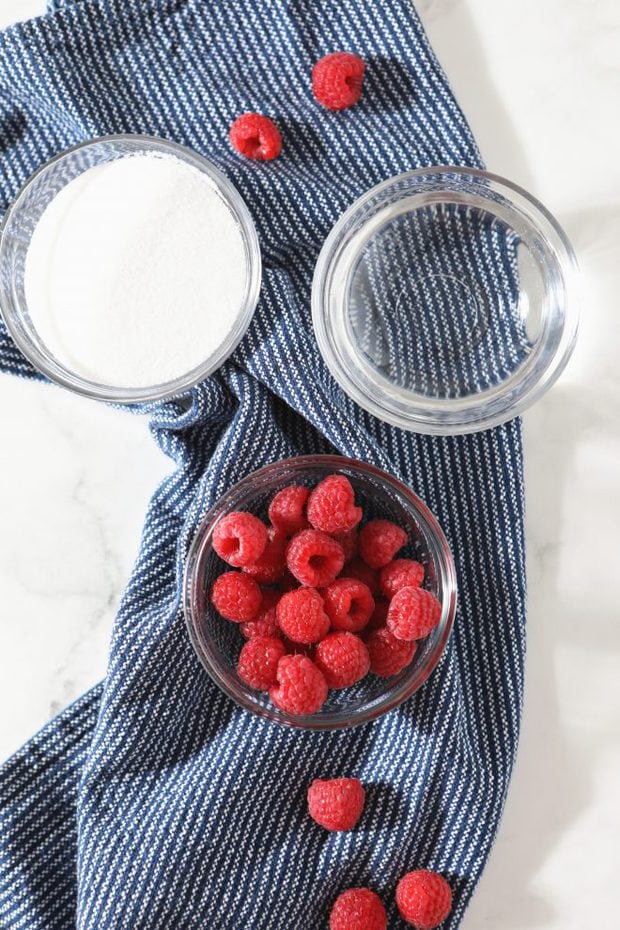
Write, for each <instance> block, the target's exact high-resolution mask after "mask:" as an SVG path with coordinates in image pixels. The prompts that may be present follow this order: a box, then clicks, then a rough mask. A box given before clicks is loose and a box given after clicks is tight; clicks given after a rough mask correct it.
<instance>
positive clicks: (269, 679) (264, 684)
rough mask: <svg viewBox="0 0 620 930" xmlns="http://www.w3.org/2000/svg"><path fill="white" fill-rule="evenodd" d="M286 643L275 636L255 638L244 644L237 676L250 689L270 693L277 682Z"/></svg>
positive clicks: (238, 663)
mask: <svg viewBox="0 0 620 930" xmlns="http://www.w3.org/2000/svg"><path fill="white" fill-rule="evenodd" d="M284 653H285V648H284V643H283V642H282V640H281V639H278V638H277V637H275V636H254V637H252V639H249V640H248V641H247V643H244V645H243V648H242V650H241V652H240V653H239V660H238V662H237V675H238V676H239V678H240V679H241V681H244V682H245V683H246V685H249V686H250V688H258V690H259V691H268V690H269V688H271V686H272V685H274V684H275V682H276V670H277V668H278V662H279V661H280V659H281V658H282V656H283V655H284Z"/></svg>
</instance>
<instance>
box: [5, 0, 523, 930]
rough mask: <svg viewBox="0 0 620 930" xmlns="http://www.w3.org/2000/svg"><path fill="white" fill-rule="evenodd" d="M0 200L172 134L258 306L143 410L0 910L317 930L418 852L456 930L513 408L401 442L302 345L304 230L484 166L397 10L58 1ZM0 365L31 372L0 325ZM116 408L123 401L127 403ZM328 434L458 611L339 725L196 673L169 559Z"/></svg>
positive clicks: (482, 771) (260, 2)
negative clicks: (431, 539)
mask: <svg viewBox="0 0 620 930" xmlns="http://www.w3.org/2000/svg"><path fill="white" fill-rule="evenodd" d="M0 48H1V56H0V93H1V98H0V106H1V109H0V141H1V145H2V159H1V162H0V200H1V203H2V206H3V207H6V206H7V204H8V202H9V200H10V198H11V197H13V196H14V195H15V193H16V191H17V190H18V188H19V186H20V184H21V183H22V182H23V181H24V180H25V179H26V177H27V176H28V174H29V173H30V172H31V171H32V170H33V169H34V168H36V167H37V166H38V165H39V164H41V163H42V162H43V161H44V160H45V159H47V158H49V157H50V156H52V155H54V154H55V153H57V152H59V151H60V150H62V149H63V148H65V147H66V146H68V145H71V144H73V143H76V142H78V141H81V140H84V139H87V138H89V137H92V136H98V135H102V134H107V133H116V132H121V131H124V132H134V133H150V134H154V135H160V136H165V137H168V138H171V139H174V140H176V141H179V142H182V143H185V144H186V145H189V146H191V147H193V148H194V149H196V150H197V151H199V152H202V153H204V154H205V155H207V156H208V157H209V158H210V159H212V160H213V161H214V162H215V163H216V164H217V165H218V166H219V167H220V168H221V169H222V170H223V171H224V172H225V173H226V174H227V175H228V177H229V178H230V179H231V180H232V181H233V183H234V184H235V185H236V186H237V188H238V189H239V191H240V192H241V194H242V196H243V197H244V198H245V200H246V202H247V203H248V205H249V207H250V209H251V211H252V213H253V215H254V218H255V220H256V223H257V226H258V230H259V234H260V238H261V245H262V252H263V260H264V282H263V289H262V294H261V300H260V303H259V306H258V310H257V313H256V316H255V318H254V321H253V323H252V325H251V328H250V330H249V332H248V333H247V336H246V337H245V339H244V340H243V342H242V344H241V345H240V346H239V348H238V350H237V351H236V352H235V354H234V356H233V357H232V359H231V360H230V361H229V362H227V363H226V364H225V365H224V366H223V368H222V369H221V370H220V371H219V372H217V374H216V375H214V376H213V377H211V378H209V379H208V380H207V381H205V382H204V383H202V384H200V385H199V386H198V387H196V388H195V389H193V390H192V391H191V392H190V394H189V402H188V403H185V404H182V403H178V402H168V403H161V404H157V405H154V406H153V407H152V408H151V409H150V411H149V413H150V417H151V430H152V433H153V436H154V438H155V440H156V441H157V442H158V444H159V446H160V447H161V449H162V451H163V452H164V453H165V454H166V455H168V456H170V457H171V458H172V459H173V460H174V462H175V464H176V470H175V471H174V473H173V474H172V475H171V476H170V477H168V478H167V479H166V480H165V481H164V482H163V484H162V485H161V487H160V488H159V489H158V490H157V491H156V493H155V495H154V497H153V499H152V501H151V504H150V506H149V509H148V513H147V516H146V523H145V528H144V534H143V538H142V544H141V548H140V552H139V555H138V559H137V561H136V564H135V568H134V570H133V572H132V575H131V578H130V580H129V584H128V587H127V590H126V592H125V594H124V596H123V599H122V603H121V605H120V609H119V612H118V616H117V618H116V622H115V625H114V631H113V636H112V643H111V652H110V659H109V667H108V673H107V677H106V680H105V681H104V682H103V683H102V684H100V685H99V686H97V687H96V688H94V689H93V690H92V691H90V692H89V693H88V694H86V695H85V696H84V697H82V698H81V699H80V700H78V701H77V702H76V703H75V704H73V705H72V706H71V707H69V708H68V709H67V710H66V711H65V712H64V713H62V714H61V715H60V716H58V717H57V718H56V719H55V720H53V721H52V722H51V723H50V724H49V725H48V726H47V727H46V728H45V729H44V730H43V731H42V732H41V733H39V734H38V735H37V736H35V737H34V738H33V739H32V740H31V741H30V742H29V743H28V744H27V745H26V746H25V747H24V748H23V749H21V750H20V751H19V752H18V753H17V754H16V755H15V756H14V757H13V758H12V759H10V760H9V761H8V762H7V763H6V764H5V766H4V767H3V768H2V769H1V770H0V812H1V814H0V816H1V829H0V926H1V927H2V928H11V930H17V928H28V930H39V928H40V930H56V928H58V930H64V928H70V927H74V926H75V927H78V928H80V930H103V928H114V930H124V928H127V930H160V928H166V930H190V928H200V930H206V928H208V930H218V928H226V930H276V928H277V930H311V928H312V930H314V928H317V927H323V926H326V923H327V914H328V911H329V907H330V903H331V901H332V900H333V899H334V897H335V896H336V895H337V894H338V893H339V891H341V890H342V889H344V888H346V887H349V886H354V885H362V884H369V885H370V886H371V887H373V888H375V889H376V890H377V891H379V892H380V893H381V894H382V895H384V897H385V900H386V902H387V903H388V913H389V926H390V928H396V927H400V926H401V923H400V921H399V918H398V917H397V915H396V911H395V907H394V903H393V901H394V898H393V889H394V884H395V881H396V879H397V878H398V876H399V875H401V874H402V873H404V872H405V871H407V870H408V869H410V868H414V867H424V866H426V867H430V868H434V869H438V870H440V871H441V872H443V873H444V874H446V875H447V876H448V877H449V879H450V881H451V883H452V887H453V889H454V894H455V907H454V912H453V915H452V917H451V918H450V919H449V920H448V921H447V923H446V927H447V928H449V930H454V928H455V927H457V926H458V925H459V923H460V921H461V918H462V916H463V913H464V910H465V907H466V905H467V901H468V899H469V898H470V895H471V893H472V891H473V889H474V886H475V884H476V882H477V880H478V878H479V876H480V873H481V870H482V868H483V866H484V863H485V861H486V858H487V855H488V853H489V850H490V847H491V844H492V842H493V837H494V835H495V832H496V829H497V825H498V821H499V818H500V815H501V812H502V808H503V804H504V799H505V796H506V790H507V786H508V781H509V778H510V773H511V769H512V766H513V761H514V756H515V748H516V742H517V736H518V730H519V720H520V713H521V698H522V687H523V656H524V586H525V574H524V559H523V497H522V457H521V427H520V423H519V421H517V420H516V421H513V422H511V423H509V424H507V425H505V426H502V427H500V428H497V429H494V430H490V431H488V432H484V433H478V434H475V435H471V436H464V437H463V436H461V437H453V438H436V437H428V436H418V435H413V434H408V433H403V432H401V431H399V430H397V429H394V428H392V427H390V426H387V425H386V424H384V423H381V422H379V421H378V420H376V419H374V418H372V417H371V416H369V415H368V414H366V413H364V412H363V411H361V410H360V409H359V408H358V407H357V406H356V405H355V404H354V403H353V402H352V401H350V400H349V399H348V398H347V397H346V396H344V395H343V393H342V392H341V390H340V389H339V388H338V387H337V385H336V384H335V383H334V381H333V379H332V378H331V376H330V375H329V373H328V371H327V369H326V366H325V364H324V362H323V360H322V359H321V357H320V355H319V353H318V349H317V346H316V343H315V340H314V338H313V335H312V328H311V322H310V311H309V293H310V282H311V277H312V271H313V266H314V263H315V261H316V257H317V253H318V250H319V248H320V245H321V243H322V241H323V240H324V238H325V236H326V234H327V232H328V231H329V229H330V227H331V226H332V224H333V223H334V221H335V220H336V218H337V217H338V215H339V214H340V213H341V211H342V210H343V209H344V208H345V207H346V206H347V205H348V204H349V203H351V202H352V201H353V200H354V199H355V198H356V197H357V196H358V195H359V194H361V193H362V192H363V191H365V190H367V189H368V188H369V187H371V186H372V185H373V184H375V183H377V182H378V181H380V180H382V179H384V178H386V177H388V176H390V175H393V174H396V173H398V172H401V171H403V170H405V169H410V168H414V167H417V166H422V165H432V164H449V163H453V164H454V163H458V164H462V165H469V166H477V165H480V156H479V154H478V151H477V149H476V146H475V143H474V141H473V139H472V136H471V133H470V131H469V129H468V127H467V124H466V123H465V120H464V118H463V115H462V113H461V112H460V110H459V108H458V106H457V104H456V103H455V101H454V98H453V96H452V94H451V92H450V89H449V87H448V85H447V83H446V79H445V76H444V75H443V73H442V71H441V69H440V67H439V65H438V63H437V61H436V59H435V57H434V56H433V53H432V51H431V49H430V48H429V45H428V42H427V40H426V37H425V35H424V32H423V29H422V26H421V24H420V22H419V19H418V17H417V16H416V13H415V11H414V10H413V8H412V6H411V4H410V3H409V2H407V0H339V2H337V3H336V2H333V0H234V2H233V0H229V2H227V0H81V2H71V0H54V2H53V4H52V7H51V9H50V12H49V14H48V15H47V16H45V17H42V18H40V19H38V20H34V21H32V22H27V23H24V24H23V25H20V26H16V27H14V28H11V29H9V30H7V31H6V32H4V34H2V35H1V36H0ZM337 49H351V50H354V51H356V52H357V53H358V54H360V55H362V56H363V57H364V59H365V60H366V62H367V63H368V70H367V79H366V84H365V90H364V98H363V101H362V103H361V104H360V105H358V106H357V107H355V108H353V109H352V110H350V111H345V112H342V113H340V114H337V115H334V114H330V113H328V112H327V111H325V110H322V109H321V108H319V107H318V106H317V105H316V104H315V103H314V101H313V100H312V96H311V91H310V86H309V72H310V69H311V67H312V64H313V63H314V62H315V61H316V60H317V59H318V58H319V57H320V56H321V55H323V54H325V53H327V52H329V51H333V50H337ZM245 110H258V111H261V112H267V113H269V114H272V115H273V116H274V117H275V118H276V119H277V121H278V123H279V124H280V126H281V128H282V130H283V135H284V140H285V149H284V152H283V154H282V156H281V157H280V158H279V159H278V160H277V161H276V162H273V163H270V164H254V163H249V162H247V161H244V160H243V159H242V158H241V157H239V156H238V155H236V154H235V153H233V152H232V151H231V149H230V147H229V145H228V143H227V140H226V139H227V131H228V127H229V125H230V123H231V122H232V120H233V118H234V117H235V116H237V115H238V114H239V113H240V112H242V111H245ZM0 361H1V364H2V367H3V369H4V370H5V371H8V372H11V373H14V374H20V375H24V376H27V377H33V376H35V372H33V371H32V369H31V368H30V367H29V365H28V364H27V363H26V361H25V360H24V358H23V357H22V356H21V355H20V354H19V352H18V351H17V350H16V348H15V347H14V346H13V345H12V343H11V342H10V340H9V339H8V337H7V335H6V332H5V331H4V330H2V331H1V332H0ZM120 415H121V414H120V413H119V416H120ZM334 450H337V451H338V452H340V453H344V454H346V455H350V456H355V457H358V458H361V459H365V460H366V461H369V462H373V463H375V464H376V465H379V466H381V467H383V468H385V469H388V470H389V471H391V472H392V473H394V474H395V475H397V476H399V477H400V478H401V479H402V480H404V481H405V482H406V483H407V484H409V485H410V486H411V487H412V488H413V489H415V491H416V492H417V493H418V494H419V495H420V496H421V497H422V498H423V499H424V500H425V501H426V502H427V503H428V504H429V505H430V507H431V508H432V509H433V510H434V512H435V514H436V515H437V517H438V518H439V521H440V523H441V524H442V526H443V527H444V529H445V531H446V533H447V536H448V538H449V541H450V543H451V545H452V547H453V550H454V552H455V555H456V560H457V570H458V575H459V587H460V609H459V614H458V617H457V620H456V626H455V631H454V635H453V637H452V639H451V641H450V644H449V647H448V649H447V651H446V653H445V655H444V657H443V659H442V661H441V663H440V665H439V666H438V668H437V669H436V671H435V672H434V674H433V675H432V677H431V679H430V680H429V681H428V682H427V684H426V685H425V686H424V687H423V688H422V689H421V690H420V691H419V692H418V693H417V694H416V695H415V696H414V698H413V699H411V700H410V701H408V702H407V703H406V704H405V705H404V706H401V707H400V708H399V709H397V710H395V711H393V712H392V713H390V714H388V715H386V716H385V717H384V718H382V719H381V720H379V721H377V722H375V723H374V724H372V725H367V726H364V727H362V728H358V729H354V730H352V731H348V732H329V733H309V732H302V731H295V730H293V731H290V730H286V729H283V728H280V727H277V726H275V725H273V724H270V723H268V722H265V721H263V720H260V719H257V718H254V717H252V716H250V715H248V714H246V713H243V712H242V711H241V710H239V709H238V708H237V707H236V706H234V705H233V704H232V703H231V702H230V701H229V700H228V699H227V698H226V697H224V696H223V695H222V694H221V693H220V692H219V691H218V689H217V688H216V687H215V686H214V685H213V684H212V682H211V681H210V680H209V679H208V677H207V676H206V674H205V673H204V672H203V671H202V669H201V667H200V666H199V664H198V661H197V659H196V657H195V655H194V653H193V651H192V648H191V646H190V644H189V642H188V639H187V636H186V632H185V627H184V622H183V618H182V613H181V602H180V601H181V599H180V591H181V578H182V571H183V563H184V557H185V554H186V552H187V548H188V544H189V541H190V539H191V537H192V534H193V532H194V530H195V528H196V526H197V523H198V521H199V520H200V519H201V517H202V516H203V515H204V514H205V512H206V511H207V509H208V508H209V507H210V506H211V505H212V504H213V503H214V502H215V501H216V500H217V498H218V497H219V496H220V495H221V494H222V492H223V491H225V490H226V489H227V488H228V487H230V485H231V484H232V483H233V482H235V481H237V480H238V479H240V478H241V477H243V476H244V475H246V474H247V473H248V472H250V471H251V470H253V469H255V468H257V467H259V466H261V465H264V464H266V463H268V462H270V461H273V460H275V459H278V458H281V457H283V456H292V455H296V454H299V453H314V452H333V451H334ZM351 774H355V775H357V776H359V777H360V778H361V779H362V780H363V781H364V783H365V784H366V785H367V786H369V809H370V811H371V813H370V815H369V816H368V818H367V819H366V820H365V822H364V824H363V826H362V827H361V828H360V829H359V830H357V831H355V832H352V833H348V834H326V833H324V832H323V831H321V830H318V829H317V828H316V827H315V825H313V824H312V822H310V821H309V820H308V818H307V816H306V812H305V803H304V796H305V791H306V788H307V785H308V782H309V781H310V780H311V779H312V778H313V777H316V776H318V775H322V776H330V775H331V776H338V775H351Z"/></svg>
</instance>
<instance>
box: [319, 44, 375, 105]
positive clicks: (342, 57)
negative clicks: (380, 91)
mask: <svg viewBox="0 0 620 930" xmlns="http://www.w3.org/2000/svg"><path fill="white" fill-rule="evenodd" d="M365 69H366V65H365V64H364V62H363V61H362V59H361V58H358V57H357V55H352V54H351V52H332V53H331V55H325V57H324V58H321V59H320V61H317V63H316V64H315V66H314V68H313V69H312V93H313V94H314V96H315V99H316V100H318V102H319V103H322V104H323V106H324V107H327V109H328V110H345V109H346V108H347V107H352V106H353V104H354V103H357V101H358V100H359V99H360V97H361V96H362V84H363V82H364V71H365Z"/></svg>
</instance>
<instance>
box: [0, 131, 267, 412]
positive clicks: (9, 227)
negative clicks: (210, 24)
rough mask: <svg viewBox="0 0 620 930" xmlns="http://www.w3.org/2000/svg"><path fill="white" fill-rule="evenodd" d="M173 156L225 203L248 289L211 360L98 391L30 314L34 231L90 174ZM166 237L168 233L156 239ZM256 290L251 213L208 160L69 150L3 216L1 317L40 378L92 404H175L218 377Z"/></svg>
mask: <svg viewBox="0 0 620 930" xmlns="http://www.w3.org/2000/svg"><path fill="white" fill-rule="evenodd" d="M145 153H148V154H152V155H157V156H169V157H170V156H171V157H174V158H176V159H178V160H180V161H181V162H183V163H184V164H186V165H189V166H190V167H192V168H194V169H197V170H198V171H200V172H201V174H203V175H204V176H205V178H206V179H207V181H208V183H209V184H210V185H211V187H212V188H213V189H214V190H215V191H216V192H217V194H218V195H219V197H220V198H221V199H222V200H223V201H224V202H225V204H226V205H227V207H228V209H229V210H230V212H231V214H232V216H233V218H234V220H235V222H236V225H237V227H238V229H239V231H240V234H241V238H242V241H243V247H244V253H245V288H244V293H243V297H242V300H241V303H240V305H239V309H238V313H237V315H236V318H235V320H234V323H233V326H232V327H231V329H230V331H229V332H228V334H227V336H226V338H225V339H224V340H223V341H222V342H221V343H220V344H219V345H218V346H217V348H216V349H215V350H214V351H213V352H212V353H211V355H210V356H209V357H207V358H205V359H204V361H202V362H201V363H200V364H199V365H198V366H197V367H194V368H193V369H192V370H191V371H187V372H185V373H184V374H182V375H180V376H179V377H176V378H175V379H174V380H170V381H165V382H163V383H161V384H152V385H150V386H148V387H122V386H118V385H112V384H101V383H98V382H96V381H92V380H89V379H88V378H86V377H83V376H82V375H81V374H80V373H79V372H77V371H75V370H72V369H71V368H70V367H68V365H67V364H66V363H65V362H63V361H61V360H60V359H58V358H57V357H55V356H54V354H53V352H52V351H51V350H50V348H49V347H48V346H47V345H46V344H45V342H44V341H43V339H42V337H41V335H40V333H38V332H37V330H36V328H35V326H34V324H33V321H32V319H31V317H30V314H29V312H28V304H27V300H26V293H25V281H24V279H25V264H26V255H27V253H28V248H29V245H30V242H31V239H32V235H33V233H34V229H35V227H36V225H37V223H38V221H39V219H40V217H41V215H42V214H43V212H44V210H45V209H46V208H47V206H48V205H49V204H50V203H51V201H52V200H53V199H54V197H55V196H56V194H57V193H58V192H59V191H60V190H61V189H62V188H64V187H65V186H66V185H67V184H69V183H70V182H71V181H72V180H73V179H74V178H76V177H78V176H79V175H80V174H82V173H83V172H85V171H87V170H88V169H89V168H93V167H95V166H97V165H102V164H104V163H107V162H111V161H114V160H115V159H118V158H123V157H126V156H128V155H136V154H145ZM161 233H162V235H165V230H162V231H161ZM260 282H261V257H260V247H259V242H258V235H257V233H256V229H255V227H254V223H253V220H252V217H251V216H250V213H249V211H248V208H247V207H246V205H245V203H244V201H243V200H242V198H241V196H240V195H239V193H238V192H237V190H236V189H235V188H234V187H233V185H232V184H231V183H230V181H229V180H228V179H227V178H226V177H225V176H224V175H223V174H222V173H221V171H219V170H218V169H217V168H216V167H215V166H214V165H212V164H211V162H209V161H208V160H207V159H206V158H203V157H202V156H201V155H198V154H197V153H196V152H193V151H192V150H191V149H188V148H185V147H184V146H181V145H177V144H176V143H174V142H169V141H167V140H165V139H158V138H154V137H151V136H142V135H118V136H104V137H102V138H100V139H94V140H91V141H88V142H83V143H80V144H79V145H76V146H74V147H73V148H70V149H67V150H66V151H65V152H62V153H61V154H60V155H57V156H56V157H55V158H52V159H51V161H49V162H47V163H46V164H44V165H43V166H42V167H41V168H39V169H38V171H36V172H35V173H34V174H33V175H32V176H31V177H30V178H29V180H28V181H26V183H25V184H24V186H23V188H22V189H21V191H20V192H19V194H18V195H17V197H16V198H15V200H14V201H13V203H12V205H11V206H10V207H9V209H8V210H7V212H6V214H5V216H4V220H3V223H2V229H1V232H0V310H1V312H2V316H3V318H4V321H5V323H6V326H7V328H8V330H9V332H10V334H11V336H12V338H13V340H14V341H15V343H16V344H17V346H18V347H19V348H20V350H21V351H22V352H23V354H24V355H25V356H26V358H28V359H29V360H30V362H32V364H33V365H34V366H35V368H37V369H38V370H39V371H40V372H41V373H42V374H44V375H46V376H47V377H48V378H50V379H51V380H52V381H55V382H57V383H58V384H60V385H62V386H63V387H66V388H68V389H69V390H71V391H75V392H76V393H78V394H83V395H85V396H87V397H91V398H95V399H97V400H105V401H112V402H115V403H126V404H135V403H142V402H146V401H153V400H160V399H162V398H169V397H174V396H176V395H179V394H181V393H183V391H185V390H187V389H188V388H190V387H192V386H193V385H195V384H197V383H198V382H199V381H202V380H203V379H204V378H206V377H207V376H208V375H209V374H211V373H212V372H213V371H215V370H216V369H217V368H219V366H220V365H221V364H222V362H223V361H225V359H226V358H228V356H229V355H230V354H231V352H232V351H233V350H234V348H235V347H236V346H237V344H238V343H239V341H240V340H241V338H242V336H243V335H244V333H245V331H246V330H247V328H248V326H249V324H250V321H251V319H252V316H253V313H254V309H255V307H256V304H257V301H258V295H259V290H260Z"/></svg>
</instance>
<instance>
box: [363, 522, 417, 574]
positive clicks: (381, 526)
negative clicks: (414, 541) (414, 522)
mask: <svg viewBox="0 0 620 930" xmlns="http://www.w3.org/2000/svg"><path fill="white" fill-rule="evenodd" d="M406 543H407V534H406V533H405V531H404V530H403V529H402V528H401V527H400V526H396V524H395V523H392V522H391V521H390V520H371V521H370V522H369V523H367V524H366V526H363V527H362V529H361V530H360V535H359V551H360V555H361V557H362V559H363V560H364V562H365V563H366V565H370V567H371V568H383V566H384V565H387V564H388V562H391V561H392V559H393V558H394V556H395V555H396V553H397V552H398V550H399V549H402V548H403V546H404V545H406Z"/></svg>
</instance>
